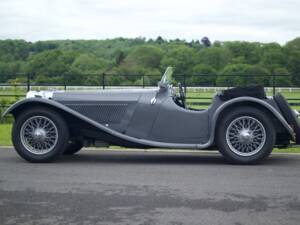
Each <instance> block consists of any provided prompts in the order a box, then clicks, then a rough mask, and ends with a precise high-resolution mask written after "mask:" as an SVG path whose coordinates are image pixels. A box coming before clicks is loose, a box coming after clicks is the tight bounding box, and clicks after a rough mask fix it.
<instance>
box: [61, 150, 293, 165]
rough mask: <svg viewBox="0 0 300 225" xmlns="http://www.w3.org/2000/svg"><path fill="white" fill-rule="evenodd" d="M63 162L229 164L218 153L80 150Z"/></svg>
mask: <svg viewBox="0 0 300 225" xmlns="http://www.w3.org/2000/svg"><path fill="white" fill-rule="evenodd" d="M59 162H63V163H89V164H90V163H118V164H180V165H183V164H212V165H215V164H229V163H228V162H227V161H226V160H225V159H224V158H223V157H222V156H221V155H220V154H218V153H200V154H199V153H196V154H195V153H180V154H179V153H165V152H164V153H152V152H151V153H150V152H100V151H99V152H96V151H95V152H88V151H87V152H85V151H82V152H79V153H77V154H75V155H71V156H62V157H60V159H59ZM293 162H295V163H299V158H298V159H294V158H293V157H290V156H288V157H287V156H286V155H272V156H271V157H269V158H268V159H266V160H264V161H262V162H261V163H259V164H258V165H275V164H288V165H290V163H293Z"/></svg>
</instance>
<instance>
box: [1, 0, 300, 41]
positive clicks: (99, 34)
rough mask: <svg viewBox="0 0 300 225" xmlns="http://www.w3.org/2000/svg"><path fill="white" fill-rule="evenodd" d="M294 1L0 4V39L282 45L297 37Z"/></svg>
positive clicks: (299, 20)
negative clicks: (166, 40) (124, 39)
mask: <svg viewBox="0 0 300 225" xmlns="http://www.w3.org/2000/svg"><path fill="white" fill-rule="evenodd" d="M299 9H300V2H299V1H298V0H285V1H279V0H264V1H263V0H252V1H236V0H210V1H202V0H185V1H174V0H151V1H143V0H127V1H118V0H109V1H108V0H0V38H1V39H6V38H18V39H25V40H30V41H36V40H50V39H103V38H113V37H120V36H122V37H139V36H143V37H147V38H156V37H157V36H159V35H160V36H163V37H164V38H169V39H171V38H181V39H187V40H191V39H201V37H203V36H208V37H210V38H211V39H212V40H248V41H262V42H272V41H277V42H280V43H284V42H286V41H288V40H291V39H293V38H295V37H297V36H300V26H299V24H300V14H299V13H298V11H299Z"/></svg>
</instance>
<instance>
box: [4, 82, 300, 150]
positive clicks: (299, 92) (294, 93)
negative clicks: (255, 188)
mask: <svg viewBox="0 0 300 225" xmlns="http://www.w3.org/2000/svg"><path fill="white" fill-rule="evenodd" d="M218 91H220V90H219V89H214V88H202V89H193V88H188V90H187V97H188V98H200V99H187V103H188V106H189V107H192V108H207V107H208V106H209V104H210V103H211V99H212V97H213V96H214V95H215V94H216V93H217V92H218ZM277 91H279V92H281V93H282V94H283V95H284V96H285V97H286V98H289V99H296V100H289V102H290V103H299V105H297V106H292V108H294V109H296V110H299V111H300V89H289V88H286V89H277ZM25 94H26V92H25V91H24V90H21V89H19V88H10V89H7V90H0V105H6V106H8V105H11V104H12V103H14V102H16V101H17V100H19V99H21V98H22V96H14V95H25ZM267 94H268V95H272V92H271V91H268V92H267ZM3 95H6V96H3ZM201 98H202V99H201ZM298 99H299V100H298ZM0 109H1V111H3V109H4V108H3V107H2V108H0ZM11 121H12V119H11V118H10V119H8V120H3V119H2V120H1V122H2V124H0V146H9V145H11V140H10V139H11V138H10V135H11ZM275 151H276V152H299V153H300V148H289V149H276V150H275Z"/></svg>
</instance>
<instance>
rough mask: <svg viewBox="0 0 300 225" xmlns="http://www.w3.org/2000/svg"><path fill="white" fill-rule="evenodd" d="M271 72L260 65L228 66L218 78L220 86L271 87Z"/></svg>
mask: <svg viewBox="0 0 300 225" xmlns="http://www.w3.org/2000/svg"><path fill="white" fill-rule="evenodd" d="M270 78H271V76H270V72H269V71H268V70H266V69H265V68H263V67H261V66H259V65H254V66H253V65H249V64H231V65H227V66H226V67H225V68H224V69H223V71H222V72H221V74H220V76H218V78H217V85H218V86H246V85H269V83H270Z"/></svg>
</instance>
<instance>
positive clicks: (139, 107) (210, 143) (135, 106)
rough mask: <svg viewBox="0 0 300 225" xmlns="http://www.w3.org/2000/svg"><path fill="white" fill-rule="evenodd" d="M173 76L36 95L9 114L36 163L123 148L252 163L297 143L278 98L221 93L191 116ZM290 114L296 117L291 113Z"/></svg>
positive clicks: (20, 147)
mask: <svg viewBox="0 0 300 225" xmlns="http://www.w3.org/2000/svg"><path fill="white" fill-rule="evenodd" d="M172 72H173V71H172V68H168V69H167V70H166V72H165V74H164V75H163V77H162V80H161V81H160V82H159V85H158V88H154V89H129V90H128V89H124V90H101V91H94V92H84V91H81V92H63V91H52V92H47V91H46V92H36V91H31V92H29V93H28V94H27V98H26V99H23V100H21V101H19V102H17V103H15V104H14V105H12V106H11V107H10V108H9V109H8V110H7V111H6V112H5V113H4V116H5V115H7V114H9V113H11V114H13V115H14V117H15V124H14V129H13V134H12V138H13V143H14V145H15V148H16V150H17V152H18V153H19V154H20V155H21V156H22V157H23V158H25V159H26V160H28V161H31V162H44V161H51V160H53V159H55V158H57V157H58V155H60V154H61V153H63V152H65V153H69V154H73V153H75V152H77V151H78V150H80V149H81V147H82V146H83V145H96V146H108V145H119V146H125V147H134V148H170V149H195V150H199V149H215V148H219V150H220V149H221V150H220V152H221V153H222V154H223V155H224V156H225V158H227V159H229V160H230V161H231V162H236V163H253V162H257V161H259V160H261V159H263V158H265V157H266V156H267V155H268V154H269V153H270V152H271V150H272V149H273V147H274V146H287V145H288V144H289V143H290V141H296V136H297V135H296V133H297V129H296V131H295V128H292V126H291V124H290V123H289V122H288V120H287V116H286V115H284V114H283V113H282V109H280V104H278V102H276V99H274V98H272V97H267V98H264V97H262V98H257V97H253V96H251V95H247V94H246V95H245V94H241V95H237V96H234V97H232V98H229V99H226V100H224V98H222V95H221V94H216V95H215V96H214V98H213V101H212V104H211V105H210V106H209V107H208V108H207V109H200V110H196V109H190V108H187V107H186V106H185V96H184V91H183V88H182V86H181V85H180V87H179V93H180V95H179V96H178V95H177V93H176V90H175V88H174V87H173V86H172V85H171V82H170V81H171V80H172ZM281 97H282V96H281ZM281 100H282V99H281ZM283 101H285V100H284V99H283ZM285 103H286V101H285ZM286 104H287V103H286ZM281 105H282V104H281ZM287 107H289V106H287ZM288 114H289V116H290V117H292V119H295V118H296V115H295V113H294V112H293V111H292V110H291V109H290V108H288ZM232 115H233V118H231V117H232ZM236 119H238V120H236ZM234 120H235V122H234V123H233V124H232V123H229V122H233V121H234ZM43 123H44V124H48V125H47V126H48V128H47V126H46V125H44V127H43ZM235 123H236V124H235ZM247 123H248V127H247V125H245V124H247ZM241 124H242V125H241ZM243 124H244V125H243ZM251 124H254V125H255V126H256V128H254V125H251ZM250 125H251V126H252V127H251V126H250ZM294 125H295V126H298V124H294ZM59 126H61V127H59ZM49 127H50V128H51V129H52V131H51V130H50V131H51V132H54V133H55V132H56V134H55V135H52V136H53V137H52V139H53V140H52V139H50V138H49V137H48V136H49V135H50V134H51V132H50V133H49V130H47V129H50V128H49ZM252 128H253V130H251V129H252ZM60 129H61V130H62V131H63V132H62V131H60ZM230 129H232V130H230ZM234 129H236V130H234ZM255 129H258V130H259V132H258V131H257V130H255ZM53 130H54V131H53ZM230 132H231V133H230ZM257 132H258V133H257ZM48 134H49V135H48ZM232 135H233V136H234V135H235V136H234V137H233V136H232ZM255 135H256V136H255ZM50 136H51V135H50ZM61 136H66V137H61ZM262 136H263V137H262ZM269 136H270V137H269ZM47 138H48V139H47ZM60 139H62V140H60ZM221 139H222V140H221ZM236 141H238V142H240V143H239V144H240V145H238V144H235V142H236ZM44 142H45V143H47V144H45V143H44ZM60 142H64V143H60ZM267 142H268V145H267ZM266 145H267V146H266ZM269 145H270V146H269ZM47 146H48V147H47ZM255 146H256V148H255ZM35 148H36V149H35ZM264 148H266V150H263V149H264ZM56 149H57V150H56ZM251 149H252V150H251ZM39 150H41V151H39ZM44 150H45V151H44ZM257 150H258V151H257ZM52 151H53V152H55V154H54V153H53V154H52V153H51V152H52ZM24 152H25V153H24ZM261 152H263V153H261ZM50 153H51V154H50Z"/></svg>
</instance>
